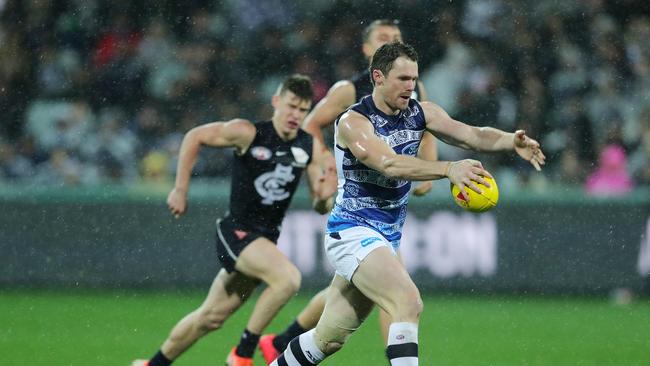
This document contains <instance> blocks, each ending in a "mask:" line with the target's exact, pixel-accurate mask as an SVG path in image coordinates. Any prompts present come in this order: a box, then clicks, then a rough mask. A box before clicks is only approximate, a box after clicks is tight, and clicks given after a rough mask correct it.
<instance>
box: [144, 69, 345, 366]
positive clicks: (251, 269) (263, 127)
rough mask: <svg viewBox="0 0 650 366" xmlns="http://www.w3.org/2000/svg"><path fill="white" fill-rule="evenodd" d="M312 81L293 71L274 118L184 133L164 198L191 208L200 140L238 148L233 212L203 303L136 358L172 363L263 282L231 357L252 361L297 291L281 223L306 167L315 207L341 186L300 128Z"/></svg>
mask: <svg viewBox="0 0 650 366" xmlns="http://www.w3.org/2000/svg"><path fill="white" fill-rule="evenodd" d="M312 96H313V92H312V86H311V81H310V80H309V78H307V77H306V76H301V75H294V76H291V77H289V78H288V79H286V80H285V81H284V82H283V83H282V85H281V86H280V87H279V88H278V91H277V93H276V95H274V96H273V98H272V105H273V108H274V112H273V117H272V119H271V120H270V121H264V122H259V123H255V124H253V123H251V122H249V121H247V120H243V119H233V120H231V121H228V122H214V123H209V124H206V125H203V126H199V127H196V128H194V129H192V130H190V131H189V132H188V133H187V134H186V135H185V137H184V138H183V143H182V145H181V149H180V155H179V159H178V167H177V173H176V183H175V187H174V189H173V190H172V191H171V192H170V193H169V197H168V198H167V204H168V205H169V209H170V210H171V212H172V214H173V215H175V216H176V217H179V216H180V215H182V214H183V213H185V211H186V208H187V190H188V187H189V180H190V174H191V171H192V167H193V165H194V163H195V161H196V157H197V154H198V152H199V148H200V147H201V146H202V145H205V146H212V147H233V148H234V150H235V153H234V161H233V166H232V185H231V193H230V212H229V213H228V214H226V216H225V217H222V218H220V219H218V220H217V222H216V250H217V255H218V257H219V260H220V261H221V264H222V266H223V268H222V269H221V271H219V273H218V274H217V276H216V278H215V279H214V282H213V283H212V286H211V288H210V291H209V292H208V295H207V297H206V299H205V301H204V302H203V304H202V305H201V306H200V307H199V308H198V309H196V310H195V311H193V312H191V313H190V314H188V315H187V316H185V317H184V318H183V319H181V320H180V321H179V322H178V323H177V324H176V326H175V327H174V328H173V329H172V331H171V334H170V335H169V337H168V338H167V339H166V340H165V342H164V343H163V344H162V347H161V348H160V350H159V351H158V352H157V353H156V354H155V355H154V356H153V358H151V359H150V360H136V361H134V362H133V365H147V366H160V365H169V364H171V363H172V361H174V360H175V359H177V358H178V357H179V356H180V355H181V354H182V353H183V352H185V351H186V350H187V349H188V348H189V347H190V346H191V345H192V344H193V343H194V342H196V341H197V340H198V339H199V338H201V337H202V336H204V335H206V334H207V333H209V332H210V331H213V330H216V329H218V328H220V327H221V325H222V324H223V323H224V321H225V320H226V319H228V317H230V315H232V314H233V313H234V312H235V311H236V310H237V309H238V308H239V307H240V306H241V305H242V304H243V303H244V302H245V301H246V300H247V299H248V297H249V296H250V294H251V292H252V291H253V290H254V289H255V287H256V286H257V285H258V284H260V282H264V283H265V284H266V285H267V287H266V289H265V290H264V291H263V292H262V294H261V295H260V297H259V299H258V300H257V303H256V304H255V309H254V310H253V313H252V314H251V316H250V319H249V321H248V324H247V326H246V329H245V330H244V332H243V335H242V337H241V340H240V342H239V345H237V346H236V347H234V348H233V349H232V350H231V351H230V354H229V355H228V359H227V361H226V363H227V364H228V365H230V366H250V365H252V362H253V361H252V357H253V352H254V351H255V348H256V347H257V342H258V340H259V336H260V334H261V333H262V331H263V330H264V329H265V328H266V326H267V325H268V324H269V323H270V322H271V320H272V319H273V317H274V316H275V315H276V314H277V312H278V311H279V310H280V308H282V306H284V305H285V304H286V303H287V301H289V299H291V297H292V296H294V295H295V293H296V292H297V291H298V288H299V286H300V272H299V271H298V269H297V268H296V267H295V266H294V265H293V264H292V263H291V262H290V261H289V260H288V259H287V258H286V257H285V256H284V255H283V254H282V253H281V252H280V251H279V250H278V248H277V247H276V241H277V239H278V236H279V234H280V224H281V223H282V219H283V218H284V216H285V213H286V211H287V208H288V207H289V203H290V202H291V198H292V197H293V194H294V192H295V190H296V187H297V185H298V182H299V180H300V176H301V174H302V172H303V170H305V169H306V170H307V176H308V178H309V187H310V189H311V193H312V196H313V199H314V201H313V202H314V208H315V209H316V210H317V211H318V212H320V213H326V212H328V211H329V209H330V207H329V206H330V205H331V199H330V197H331V196H332V195H333V194H334V191H335V190H336V182H335V178H333V175H331V174H330V175H326V174H324V172H325V169H326V166H325V159H324V153H323V147H322V146H321V143H320V141H319V140H316V139H313V138H312V136H311V135H309V134H308V133H306V132H304V131H303V130H301V129H300V127H301V124H302V122H303V120H304V118H305V116H306V115H307V112H308V111H309V109H310V108H311V103H312Z"/></svg>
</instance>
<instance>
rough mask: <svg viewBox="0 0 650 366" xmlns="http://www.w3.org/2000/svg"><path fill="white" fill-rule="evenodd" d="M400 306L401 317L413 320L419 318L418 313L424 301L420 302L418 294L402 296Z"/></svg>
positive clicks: (422, 307)
mask: <svg viewBox="0 0 650 366" xmlns="http://www.w3.org/2000/svg"><path fill="white" fill-rule="evenodd" d="M400 307H401V311H400V313H401V315H402V317H404V318H406V319H408V320H411V321H415V320H417V319H419V318H420V314H421V313H422V310H423V309H424V303H423V302H422V298H421V297H420V295H419V294H417V295H413V296H408V297H405V298H403V300H402V302H401V304H400Z"/></svg>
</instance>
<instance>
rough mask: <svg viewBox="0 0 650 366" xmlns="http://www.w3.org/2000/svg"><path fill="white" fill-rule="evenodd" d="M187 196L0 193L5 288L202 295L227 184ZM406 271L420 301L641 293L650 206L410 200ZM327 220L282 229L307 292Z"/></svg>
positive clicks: (636, 199)
mask: <svg viewBox="0 0 650 366" xmlns="http://www.w3.org/2000/svg"><path fill="white" fill-rule="evenodd" d="M200 187H202V188H196V187H194V186H193V189H192V194H191V196H190V208H189V211H188V213H187V215H186V216H184V217H183V218H181V219H178V220H177V219H174V218H172V217H171V215H170V214H169V212H168V211H167V208H166V205H165V194H166V192H167V191H166V187H156V186H153V187H152V186H140V187H138V186H136V187H130V188H122V187H102V188H85V189H81V188H65V189H51V188H25V187H13V188H12V187H4V188H2V189H0V206H1V207H2V210H1V212H2V213H1V214H0V253H2V255H1V258H2V259H0V286H2V287H3V288H15V287H37V288H43V287H47V288H51V287H53V288H72V287H75V288H85V289H86V288H90V289H92V288H167V287H174V288H178V287H207V286H208V284H209V283H210V281H211V279H212V278H213V276H214V274H215V273H216V271H217V270H218V269H219V267H220V266H219V264H218V262H217V261H216V255H215V253H214V249H213V248H214V235H215V232H214V231H215V229H214V228H215V226H214V223H215V219H216V218H217V217H218V216H220V215H222V214H223V213H224V212H225V211H226V210H227V203H228V186H227V184H225V183H222V184H216V185H214V184H213V185H204V186H200ZM410 205H411V206H410V213H409V215H410V216H409V218H408V219H407V224H406V226H405V228H404V232H403V243H402V255H403V258H404V262H405V265H406V266H407V268H408V269H409V271H410V272H411V273H412V274H413V276H414V278H415V280H416V282H417V283H418V285H419V286H420V287H421V288H422V289H424V290H432V291H444V292H463V293H492V292H494V293H504V292H517V293H522V292H525V293H538V294H540V293H561V294H564V293H566V294H583V293H584V294H597V293H606V292H609V291H612V290H614V289H617V288H629V289H631V290H632V291H635V292H637V293H639V292H642V293H643V292H645V293H646V294H647V293H648V288H649V286H648V284H649V280H648V278H649V274H650V239H649V237H650V194H648V192H636V193H635V194H633V195H629V196H626V197H625V198H619V199H594V198H591V197H586V196H584V195H583V194H582V193H581V192H575V191H560V192H554V193H553V194H544V195H532V194H526V195H521V194H514V193H513V194H502V196H501V201H500V202H499V206H498V207H497V209H494V210H493V211H490V212H488V213H485V214H479V215H477V214H470V213H465V212H463V211H462V210H461V209H460V208H458V207H456V206H454V205H453V203H452V202H451V199H450V198H449V197H448V196H447V195H445V194H432V195H431V196H430V197H427V198H424V199H420V198H418V199H415V198H414V199H412V200H411V204H410ZM325 220H326V217H325V216H319V215H317V214H316V213H314V212H313V211H311V210H309V200H308V198H307V196H306V193H305V192H303V191H301V192H300V193H299V194H298V197H297V198H296V199H295V202H294V203H293V205H292V209H291V211H290V213H289V215H288V217H287V218H286V220H285V222H284V224H283V234H282V236H281V238H280V240H279V241H280V247H281V249H282V250H283V251H284V252H285V253H286V254H287V255H288V256H289V257H290V258H291V259H292V260H293V261H294V262H295V263H296V264H297V265H298V266H299V267H300V269H301V270H302V272H303V276H304V277H303V286H304V287H307V288H317V287H321V286H325V285H326V284H327V283H328V281H329V280H330V278H331V273H332V272H331V268H330V267H329V265H328V264H327V260H326V259H325V258H324V256H323V251H322V247H321V239H322V229H323V227H324V223H325Z"/></svg>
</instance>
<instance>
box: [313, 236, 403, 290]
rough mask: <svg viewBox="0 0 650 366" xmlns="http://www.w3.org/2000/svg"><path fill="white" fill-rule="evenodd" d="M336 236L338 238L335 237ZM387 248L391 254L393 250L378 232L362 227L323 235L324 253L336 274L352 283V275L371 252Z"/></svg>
mask: <svg viewBox="0 0 650 366" xmlns="http://www.w3.org/2000/svg"><path fill="white" fill-rule="evenodd" d="M336 234H338V237H337V235H336ZM381 247H387V248H389V249H390V250H391V251H392V252H393V254H396V253H395V248H393V246H392V245H391V243H390V242H389V241H388V240H386V238H384V237H383V236H382V235H381V234H379V233H378V232H376V231H374V230H372V229H370V228H367V227H363V226H355V227H351V228H349V229H345V230H341V231H339V232H336V233H331V234H325V253H327V258H328V259H329V261H330V263H331V264H332V266H333V267H334V270H335V271H336V274H338V275H339V276H341V277H343V278H345V279H346V280H348V281H352V275H354V272H355V271H356V270H357V268H359V263H361V262H362V261H363V260H364V259H365V258H366V257H367V256H368V254H370V252H372V251H373V250H375V249H377V248H381Z"/></svg>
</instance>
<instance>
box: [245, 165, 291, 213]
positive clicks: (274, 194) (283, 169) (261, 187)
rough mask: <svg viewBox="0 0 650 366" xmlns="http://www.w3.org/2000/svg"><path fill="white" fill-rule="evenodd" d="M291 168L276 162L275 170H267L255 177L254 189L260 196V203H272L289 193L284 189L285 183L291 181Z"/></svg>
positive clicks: (282, 198)
mask: <svg viewBox="0 0 650 366" xmlns="http://www.w3.org/2000/svg"><path fill="white" fill-rule="evenodd" d="M294 179H296V176H295V175H293V168H292V167H291V166H285V165H282V164H277V165H276V166H275V170H273V171H272V172H267V173H264V174H262V175H260V176H259V177H257V178H256V179H255V190H256V191H257V193H258V194H259V195H260V196H261V197H262V204H264V205H272V204H273V202H277V201H282V200H285V199H287V198H289V196H290V195H291V194H290V193H289V192H287V190H286V189H285V186H286V185H287V183H290V182H293V180H294Z"/></svg>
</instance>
